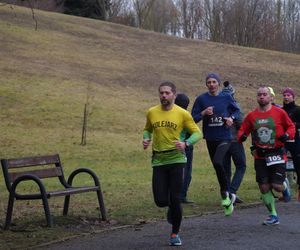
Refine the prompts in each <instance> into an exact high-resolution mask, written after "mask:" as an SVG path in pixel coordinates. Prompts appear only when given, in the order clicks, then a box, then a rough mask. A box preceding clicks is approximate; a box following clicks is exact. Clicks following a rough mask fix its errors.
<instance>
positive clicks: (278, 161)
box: [238, 86, 295, 225]
mask: <svg viewBox="0 0 300 250" xmlns="http://www.w3.org/2000/svg"><path fill="white" fill-rule="evenodd" d="M257 102H258V107H257V108H256V109H255V110H253V111H252V112H250V113H249V114H248V115H247V116H246V118H245V120H244V121H243V123H242V126H241V128H240V130H239V131H238V139H239V142H243V141H245V140H246V139H247V136H248V135H249V134H250V133H252V134H253V146H252V147H251V148H252V154H253V156H254V167H255V171H256V181H257V183H258V186H259V189H260V192H261V199H262V201H263V203H264V204H265V206H266V207H267V209H268V211H269V216H268V218H267V219H266V220H265V221H264V222H263V224H264V225H277V224H279V218H278V215H277V211H276V207H275V199H274V196H273V193H272V190H275V191H277V192H282V194H283V197H284V199H285V201H289V200H290V199H291V196H290V191H289V188H288V185H287V184H286V183H285V164H286V160H287V156H286V154H285V151H284V149H283V147H284V143H285V142H286V141H287V140H288V139H293V138H294V134H295V126H294V124H293V122H292V121H291V119H290V118H289V117H288V115H287V113H286V112H284V111H283V110H282V109H281V108H278V107H275V106H274V105H272V96H271V93H270V89H269V88H268V87H266V86H262V87H260V88H259V89H258V91H257Z"/></svg>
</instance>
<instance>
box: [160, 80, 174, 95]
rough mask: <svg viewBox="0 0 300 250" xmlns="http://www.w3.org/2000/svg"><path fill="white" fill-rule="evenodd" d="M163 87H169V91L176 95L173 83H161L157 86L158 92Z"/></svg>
mask: <svg viewBox="0 0 300 250" xmlns="http://www.w3.org/2000/svg"><path fill="white" fill-rule="evenodd" d="M163 86H168V87H170V88H171V90H172V92H173V93H174V94H176V86H175V84H174V83H172V82H169V81H165V82H162V83H161V84H160V85H159V87H158V91H159V90H160V87H163Z"/></svg>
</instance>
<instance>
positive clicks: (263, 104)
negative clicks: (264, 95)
mask: <svg viewBox="0 0 300 250" xmlns="http://www.w3.org/2000/svg"><path fill="white" fill-rule="evenodd" d="M269 104H270V102H267V101H258V105H259V106H260V107H261V108H264V107H266V106H268V105H269Z"/></svg>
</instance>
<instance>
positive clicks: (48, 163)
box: [1, 154, 63, 189]
mask: <svg viewBox="0 0 300 250" xmlns="http://www.w3.org/2000/svg"><path fill="white" fill-rule="evenodd" d="M1 165H2V170H3V175H4V178H5V182H6V186H7V188H8V189H10V186H11V183H12V182H13V181H15V180H16V179H17V178H18V177H19V176H22V175H25V174H31V175H35V176H37V177H39V178H49V177H63V170H62V165H61V162H60V158H59V155H58V154H55V155H47V156H34V157H24V158H14V159H1ZM37 166H40V167H38V168H37V169H36V168H34V169H33V170H28V167H37ZM25 168H27V169H25Z"/></svg>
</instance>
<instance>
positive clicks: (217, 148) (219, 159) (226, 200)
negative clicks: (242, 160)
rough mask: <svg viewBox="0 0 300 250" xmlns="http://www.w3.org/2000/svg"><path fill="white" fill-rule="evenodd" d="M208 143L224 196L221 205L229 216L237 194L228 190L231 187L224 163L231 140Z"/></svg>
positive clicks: (222, 195)
mask: <svg viewBox="0 0 300 250" xmlns="http://www.w3.org/2000/svg"><path fill="white" fill-rule="evenodd" d="M206 144H207V149H208V152H209V155H210V158H211V159H212V163H213V166H214V168H215V171H216V174H217V178H218V182H219V185H220V193H221V197H222V200H221V206H222V207H223V208H224V213H225V215H226V216H229V215H231V214H232V212H233V208H234V207H233V204H234V202H235V195H230V194H229V192H228V190H229V187H228V185H227V178H226V173H225V170H224V166H223V164H224V157H225V155H226V153H227V151H228V149H229V147H230V141H223V142H214V141H213V142H211V141H210V142H208V141H207V142H206Z"/></svg>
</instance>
